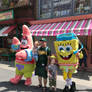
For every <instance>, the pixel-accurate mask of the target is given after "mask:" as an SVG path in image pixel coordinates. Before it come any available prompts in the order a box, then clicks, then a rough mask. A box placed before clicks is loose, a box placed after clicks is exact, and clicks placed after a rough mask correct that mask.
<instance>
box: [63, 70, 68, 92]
mask: <svg viewBox="0 0 92 92" xmlns="http://www.w3.org/2000/svg"><path fill="white" fill-rule="evenodd" d="M67 75H68V73H67V72H66V71H63V78H64V80H65V81H66V85H65V88H64V89H63V92H69V87H68V85H67V78H68V76H67Z"/></svg>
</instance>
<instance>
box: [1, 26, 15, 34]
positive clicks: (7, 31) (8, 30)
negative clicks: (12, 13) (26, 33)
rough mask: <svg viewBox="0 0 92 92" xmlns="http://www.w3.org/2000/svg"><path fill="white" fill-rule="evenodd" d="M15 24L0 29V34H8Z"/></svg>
mask: <svg viewBox="0 0 92 92" xmlns="http://www.w3.org/2000/svg"><path fill="white" fill-rule="evenodd" d="M15 28H16V26H7V27H4V28H2V29H0V36H8V33H9V32H11V31H12V30H13V29H15Z"/></svg>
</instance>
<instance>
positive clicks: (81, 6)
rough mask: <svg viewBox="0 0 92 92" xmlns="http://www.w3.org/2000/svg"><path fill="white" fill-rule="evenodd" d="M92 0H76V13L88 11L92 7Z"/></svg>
mask: <svg viewBox="0 0 92 92" xmlns="http://www.w3.org/2000/svg"><path fill="white" fill-rule="evenodd" d="M90 3H91V0H75V9H74V10H75V13H76V14H82V13H83V14H84V13H88V12H89V11H90V9H91V5H90Z"/></svg>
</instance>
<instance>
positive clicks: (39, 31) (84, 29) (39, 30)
mask: <svg viewBox="0 0 92 92" xmlns="http://www.w3.org/2000/svg"><path fill="white" fill-rule="evenodd" d="M30 31H31V33H32V35H33V36H56V35H58V34H62V33H68V32H74V33H75V34H77V35H87V34H88V35H90V34H92V32H91V31H92V20H91V19H89V20H78V21H70V22H68V21H65V22H59V23H49V24H39V25H38V24H37V25H32V26H31V27H30Z"/></svg>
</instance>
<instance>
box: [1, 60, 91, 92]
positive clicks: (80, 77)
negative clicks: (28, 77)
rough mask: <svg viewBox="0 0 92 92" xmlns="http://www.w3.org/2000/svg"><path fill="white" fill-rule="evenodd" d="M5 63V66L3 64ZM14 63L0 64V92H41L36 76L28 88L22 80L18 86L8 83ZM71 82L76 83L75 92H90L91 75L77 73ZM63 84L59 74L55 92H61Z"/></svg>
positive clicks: (13, 69)
mask: <svg viewBox="0 0 92 92" xmlns="http://www.w3.org/2000/svg"><path fill="white" fill-rule="evenodd" d="M5 63H6V64H5ZM14 71H15V68H14V62H12V63H11V62H7V61H6V62H5V61H4V62H0V92H27V91H30V92H42V89H39V88H37V85H38V80H37V76H34V77H32V85H30V86H29V87H27V86H25V85H24V80H25V78H23V80H22V81H20V83H19V84H18V85H13V84H11V83H10V82H9V80H10V78H12V77H14V75H15V72H14ZM73 81H75V82H76V84H77V85H76V87H77V90H76V92H92V73H91V72H85V71H79V72H78V73H77V74H74V75H73ZM64 85H65V82H64V80H63V78H62V75H60V73H59V74H58V77H57V92H62V90H63V88H64ZM47 87H48V88H47V92H49V91H48V90H49V86H48V84H47Z"/></svg>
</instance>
